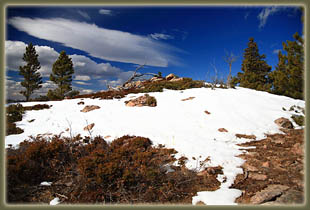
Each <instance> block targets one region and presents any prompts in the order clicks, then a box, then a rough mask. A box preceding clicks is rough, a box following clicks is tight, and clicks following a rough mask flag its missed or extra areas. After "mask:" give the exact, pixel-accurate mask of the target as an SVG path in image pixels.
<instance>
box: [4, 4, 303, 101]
mask: <svg viewBox="0 0 310 210" xmlns="http://www.w3.org/2000/svg"><path fill="white" fill-rule="evenodd" d="M6 12H7V17H6V21H7V22H6V23H7V24H6V26H7V28H6V29H7V30H6V32H7V34H6V44H5V48H6V49H5V53H6V58H7V59H6V61H7V62H6V72H7V97H8V98H12V99H13V98H14V99H22V98H23V97H22V96H21V95H20V94H18V92H19V91H20V89H21V86H20V84H19V82H20V81H21V79H22V78H21V77H20V76H19V75H18V66H20V65H23V62H22V55H23V53H24V51H25V47H26V45H27V44H29V42H32V43H33V44H34V45H35V46H36V50H37V52H38V54H39V61H40V63H41V66H42V68H41V70H40V72H41V74H42V75H43V81H44V85H43V88H42V89H41V90H39V91H37V92H36V93H35V94H34V96H37V95H40V94H45V93H46V92H47V90H48V89H49V88H55V85H54V84H53V83H51V82H50V81H49V74H50V73H51V69H52V64H53V63H54V62H55V60H56V59H57V57H58V55H59V53H60V52H61V51H62V50H65V51H66V53H67V54H68V55H69V56H70V57H71V58H72V61H73V64H74V68H75V75H74V77H73V79H74V80H73V87H74V89H78V90H80V91H81V93H88V92H91V91H99V90H102V89H105V88H106V85H107V84H110V85H112V86H116V85H119V84H121V83H122V82H124V81H126V80H127V79H128V78H129V77H130V75H131V74H132V71H133V70H134V69H135V68H136V66H137V65H139V64H143V63H146V67H145V68H144V69H142V71H141V72H153V73H157V72H158V71H161V72H162V73H163V75H167V74H169V73H175V74H176V75H179V76H183V77H191V78H193V79H199V80H206V81H209V80H210V79H211V78H212V77H213V76H214V74H215V70H214V66H215V67H216V69H217V71H218V77H219V78H227V75H228V69H229V68H228V65H227V64H226V63H225V62H224V60H223V56H225V52H228V53H233V54H234V55H236V56H238V59H237V61H236V62H234V63H233V65H232V75H236V74H237V72H239V71H241V63H242V59H243V52H244V49H245V48H246V47H247V43H248V40H249V38H250V37H253V38H254V40H255V41H256V42H257V44H258V48H259V52H260V53H261V54H265V55H266V61H267V63H268V64H269V65H271V66H272V67H273V69H274V67H275V66H276V64H277V53H276V52H277V51H278V50H281V49H282V42H284V41H286V40H293V38H292V35H293V34H294V33H295V32H298V33H299V34H301V33H302V28H303V25H302V22H301V11H300V10H299V9H298V7H287V6H286V7H283V6H268V7H258V6H256V7H251V6H242V7H236V6H234V7H228V6H225V7H214V6H213V7H211V6H204V7H202V6H197V7H193V6H192V7H189V6H186V7H185V6H182V7H181V6H179V7H101V6H100V7H97V6H96V7H94V6H92V7H71V6H70V7H16V6H14V7H12V6H10V7H8V8H7V11H6Z"/></svg>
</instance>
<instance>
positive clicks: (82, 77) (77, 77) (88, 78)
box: [74, 75, 90, 81]
mask: <svg viewBox="0 0 310 210" xmlns="http://www.w3.org/2000/svg"><path fill="white" fill-rule="evenodd" d="M74 80H80V81H88V80H90V77H89V76H86V75H85V76H82V75H77V76H75V78H74Z"/></svg>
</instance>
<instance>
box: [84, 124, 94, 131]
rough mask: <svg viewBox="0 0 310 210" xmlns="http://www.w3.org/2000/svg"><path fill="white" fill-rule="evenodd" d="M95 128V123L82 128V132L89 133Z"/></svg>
mask: <svg viewBox="0 0 310 210" xmlns="http://www.w3.org/2000/svg"><path fill="white" fill-rule="evenodd" d="M94 126H95V123H92V124H89V125H87V126H86V127H85V128H84V131H90V130H91V129H92V128H93V127H94Z"/></svg>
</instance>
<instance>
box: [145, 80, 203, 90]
mask: <svg viewBox="0 0 310 210" xmlns="http://www.w3.org/2000/svg"><path fill="white" fill-rule="evenodd" d="M201 87H205V83H204V82H203V81H196V80H192V79H191V78H184V79H183V80H180V81H172V82H171V81H166V80H163V81H157V82H150V83H146V84H145V85H144V88H142V89H141V92H144V93H148V92H162V91H163V89H171V90H185V89H190V88H201Z"/></svg>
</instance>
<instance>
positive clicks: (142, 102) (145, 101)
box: [125, 94, 157, 107]
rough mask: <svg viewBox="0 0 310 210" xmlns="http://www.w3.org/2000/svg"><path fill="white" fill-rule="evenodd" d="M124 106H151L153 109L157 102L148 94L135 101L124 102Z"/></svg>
mask: <svg viewBox="0 0 310 210" xmlns="http://www.w3.org/2000/svg"><path fill="white" fill-rule="evenodd" d="M125 104H126V106H129V107H134V106H138V107H141V106H151V107H154V106H156V105H157V101H156V99H155V98H154V97H153V96H150V95H149V94H144V95H143V96H140V97H138V98H136V99H131V100H129V101H125Z"/></svg>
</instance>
